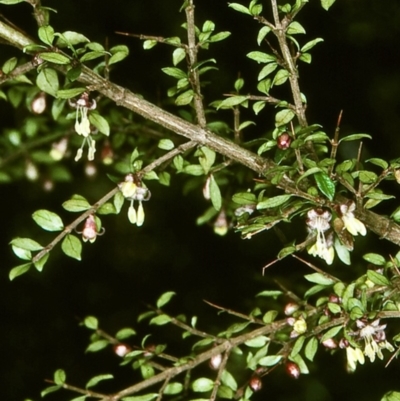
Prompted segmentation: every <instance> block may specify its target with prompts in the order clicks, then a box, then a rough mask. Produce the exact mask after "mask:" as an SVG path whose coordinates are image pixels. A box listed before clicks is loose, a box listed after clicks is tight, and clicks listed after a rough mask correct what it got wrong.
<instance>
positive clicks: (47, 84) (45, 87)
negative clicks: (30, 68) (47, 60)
mask: <svg viewBox="0 0 400 401" xmlns="http://www.w3.org/2000/svg"><path fill="white" fill-rule="evenodd" d="M36 85H37V86H38V87H39V89H40V90H42V91H43V92H46V93H48V94H49V95H51V96H54V97H56V96H57V92H58V88H59V85H60V84H59V81H58V75H57V73H56V71H55V70H53V69H52V68H43V69H42V70H41V71H40V72H39V74H38V76H37V78H36Z"/></svg>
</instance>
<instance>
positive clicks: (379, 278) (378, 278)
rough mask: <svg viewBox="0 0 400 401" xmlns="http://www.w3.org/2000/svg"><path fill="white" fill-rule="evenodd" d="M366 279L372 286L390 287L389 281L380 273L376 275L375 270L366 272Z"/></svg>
mask: <svg viewBox="0 0 400 401" xmlns="http://www.w3.org/2000/svg"><path fill="white" fill-rule="evenodd" d="M367 277H368V279H369V280H371V281H372V282H373V283H374V284H377V285H385V286H387V285H390V281H389V280H388V279H387V278H386V277H385V276H384V275H383V274H381V273H378V272H377V271H375V270H367Z"/></svg>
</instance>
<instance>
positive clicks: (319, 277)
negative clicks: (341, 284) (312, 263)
mask: <svg viewBox="0 0 400 401" xmlns="http://www.w3.org/2000/svg"><path fill="white" fill-rule="evenodd" d="M304 278H305V279H306V280H307V281H309V282H310V283H316V284H321V285H332V284H335V281H334V280H332V279H331V278H330V277H327V276H324V275H323V274H321V273H311V274H306V275H305V276H304Z"/></svg>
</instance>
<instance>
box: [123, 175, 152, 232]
mask: <svg viewBox="0 0 400 401" xmlns="http://www.w3.org/2000/svg"><path fill="white" fill-rule="evenodd" d="M135 181H136V182H135ZM140 184H141V183H140V181H139V180H138V179H137V178H136V180H135V177H134V175H133V174H128V175H127V176H126V177H125V181H124V182H120V183H119V184H118V187H119V189H120V191H121V193H122V195H123V196H124V198H125V199H127V200H128V201H130V202H131V203H130V205H129V208H128V219H129V221H130V222H131V223H132V224H136V225H137V226H138V227H140V226H141V225H142V224H143V223H144V216H145V215H144V209H143V204H142V201H148V200H149V199H150V197H151V193H150V191H149V189H148V188H146V187H142V186H141V185H140ZM135 200H137V201H138V202H139V206H138V208H137V210H136V209H135V207H134V201H135Z"/></svg>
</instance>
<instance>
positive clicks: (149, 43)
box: [143, 39, 158, 50]
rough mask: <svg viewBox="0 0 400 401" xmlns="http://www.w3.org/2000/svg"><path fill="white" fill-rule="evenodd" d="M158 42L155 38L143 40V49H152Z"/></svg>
mask: <svg viewBox="0 0 400 401" xmlns="http://www.w3.org/2000/svg"><path fill="white" fill-rule="evenodd" d="M157 43H158V42H157V41H156V40H154V39H148V40H145V41H144V42H143V49H144V50H150V49H151V48H153V47H154V46H155V45H156V44H157Z"/></svg>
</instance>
